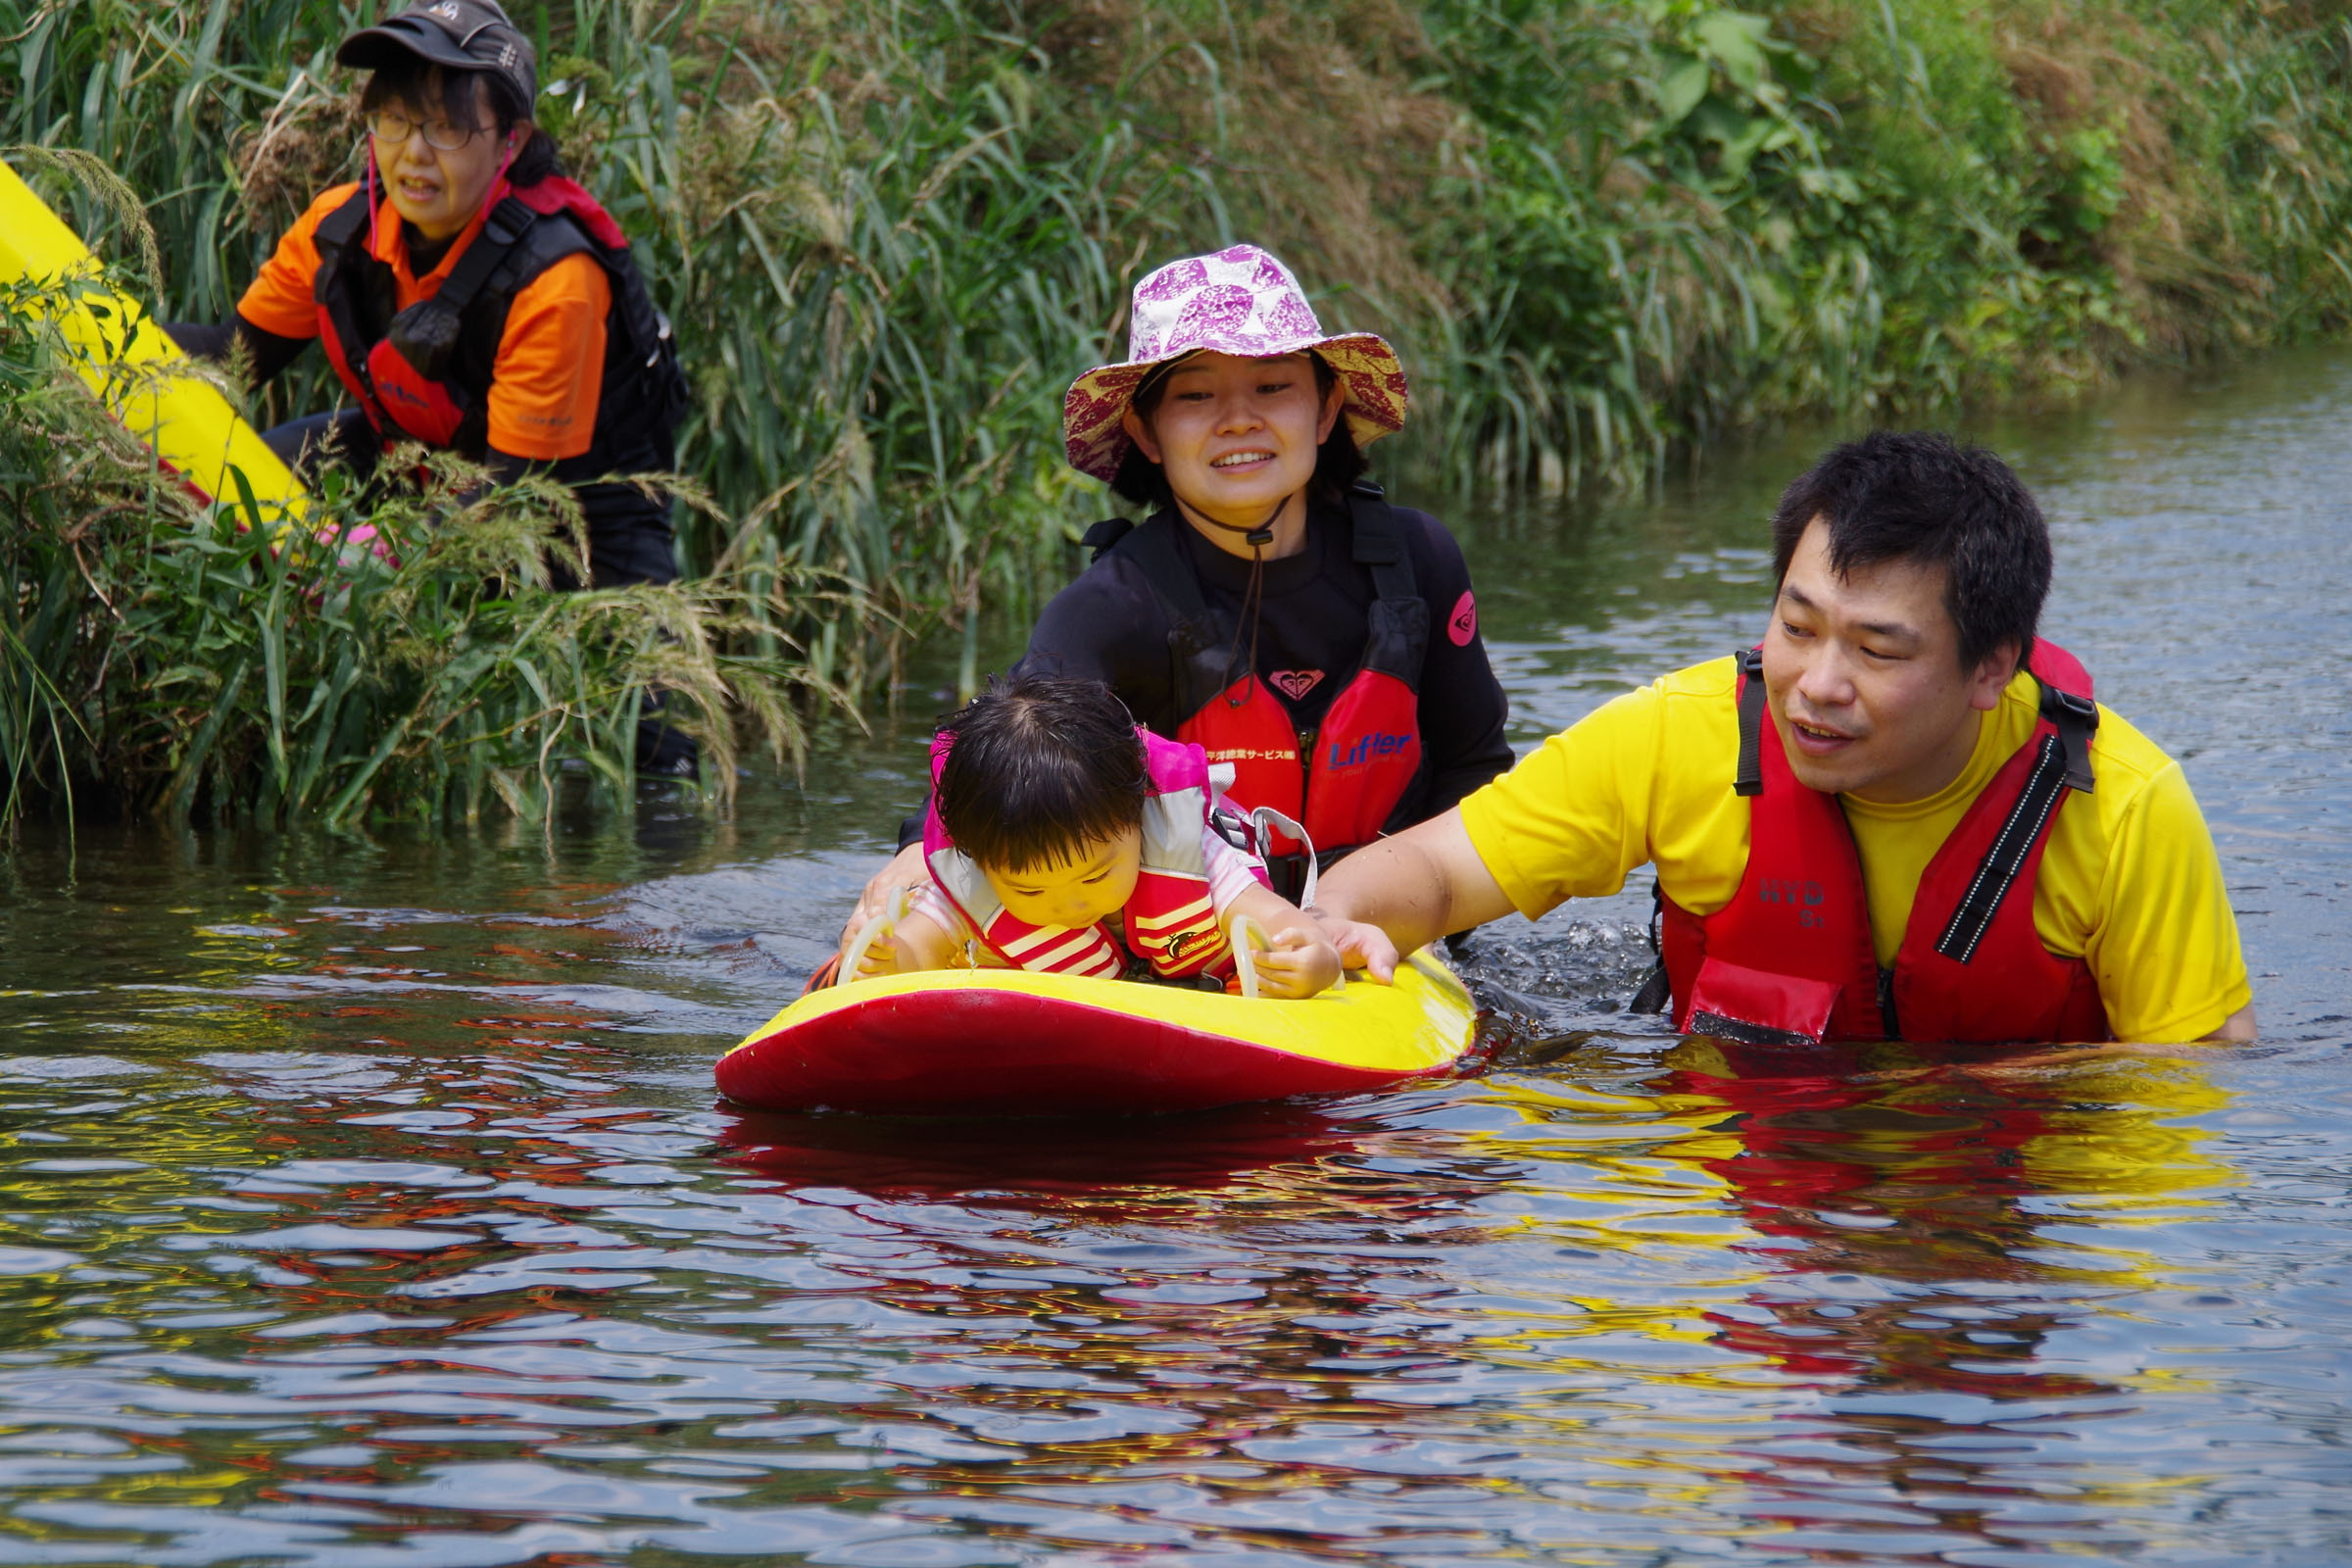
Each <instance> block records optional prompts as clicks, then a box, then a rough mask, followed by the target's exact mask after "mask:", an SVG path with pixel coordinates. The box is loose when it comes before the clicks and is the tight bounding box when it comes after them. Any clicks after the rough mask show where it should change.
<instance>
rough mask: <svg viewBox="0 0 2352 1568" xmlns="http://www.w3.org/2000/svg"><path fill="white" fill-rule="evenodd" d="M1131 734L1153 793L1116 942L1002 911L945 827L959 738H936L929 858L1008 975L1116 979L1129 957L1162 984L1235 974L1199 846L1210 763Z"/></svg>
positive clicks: (1171, 744) (1209, 804) (1099, 933)
mask: <svg viewBox="0 0 2352 1568" xmlns="http://www.w3.org/2000/svg"><path fill="white" fill-rule="evenodd" d="M1135 733H1136V738H1137V740H1139V741H1140V742H1141V743H1142V744H1143V748H1144V765H1145V767H1146V769H1147V770H1148V771H1149V772H1150V774H1151V778H1152V793H1151V794H1150V795H1149V796H1147V797H1145V799H1144V823H1143V828H1144V846H1143V867H1142V870H1141V872H1140V873H1139V874H1138V875H1137V877H1136V879H1135V892H1134V893H1133V894H1131V895H1129V897H1128V900H1127V906H1126V907H1125V908H1124V909H1122V910H1121V911H1120V915H1119V925H1120V935H1119V936H1114V935H1113V934H1112V933H1111V931H1110V929H1109V927H1108V926H1107V925H1091V926H1087V927H1085V928H1084V929H1078V928H1075V927H1070V926H1057V925H1056V926H1038V925H1031V924H1029V923H1028V922H1027V921H1025V920H1021V919H1018V918H1016V917H1014V916H1013V915H1012V914H1011V913H1010V912H1009V911H1008V910H1007V909H1006V908H1005V903H1004V901H1003V900H1002V899H1000V898H998V897H997V893H996V890H995V889H994V888H992V887H990V886H989V882H988V878H987V876H986V875H985V874H983V873H982V871H981V869H980V867H979V866H978V865H977V864H976V863H975V862H974V861H973V860H972V858H971V857H970V856H967V855H965V854H964V853H963V852H962V851H961V850H958V849H957V848H956V841H955V840H954V839H952V838H950V837H949V836H948V829H947V824H946V823H944V822H942V821H941V820H940V819H939V773H940V769H941V768H942V767H943V766H945V765H946V763H947V760H948V752H949V750H950V749H951V748H952V747H953V746H954V745H955V743H956V737H955V736H954V735H953V734H951V733H949V732H947V731H944V730H943V731H942V732H941V733H940V734H938V735H937V736H935V737H933V739H932V742H931V806H930V809H929V810H928V811H927V813H926V814H925V816H924V819H923V859H924V861H925V862H926V863H927V864H928V865H929V867H930V869H931V879H932V881H933V882H935V883H937V884H938V886H939V890H940V892H941V893H942V894H944V895H945V896H946V898H947V900H948V902H949V904H951V905H952V906H954V907H955V909H956V913H958V914H960V915H961V916H963V920H964V923H965V924H966V925H967V926H969V927H970V928H971V929H972V931H973V932H974V933H975V934H976V936H977V938H978V940H979V942H980V943H981V945H982V946H984V947H985V948H987V950H988V951H989V953H990V954H991V955H992V956H995V957H996V959H997V960H998V961H999V962H1000V963H1002V964H1003V965H1004V966H1005V968H1007V969H1031V970H1039V971H1043V972H1047V973H1052V974H1080V975H1091V976H1095V977H1097V978H1100V979H1104V980H1115V979H1117V978H1118V977H1119V976H1120V974H1122V973H1123V972H1125V970H1126V967H1127V955H1128V954H1129V953H1133V954H1134V955H1135V956H1137V957H1138V958H1141V959H1143V960H1144V961H1145V962H1146V963H1148V964H1150V965H1151V967H1152V973H1153V974H1155V975H1158V976H1159V977H1160V978H1162V979H1168V980H1175V979H1184V978H1187V977H1190V976H1193V975H1201V974H1208V975H1218V976H1222V975H1226V974H1230V973H1232V972H1233V951H1232V948H1231V945H1230V942H1229V940H1228V938H1227V936H1226V934H1225V928H1224V926H1223V925H1222V924H1220V923H1219V921H1218V919H1217V909H1216V904H1215V901H1214V900H1212V899H1211V898H1210V897H1209V887H1208V861H1207V857H1206V855H1205V854H1204V853H1203V851H1202V849H1201V830H1202V829H1203V828H1204V827H1206V826H1209V825H1211V819H1210V813H1211V812H1212V811H1213V810H1214V809H1216V807H1217V792H1216V790H1215V789H1214V788H1213V787H1212V786H1211V785H1210V783H1209V778H1208V760H1207V759H1205V758H1204V757H1202V756H1201V748H1200V747H1198V746H1187V745H1183V744H1180V743H1178V742H1175V741H1165V740H1161V739H1160V738H1159V737H1158V736H1156V735H1154V734H1152V732H1151V731H1150V730H1148V729H1145V728H1143V727H1142V726H1141V725H1138V726H1137V728H1136V731H1135ZM1261 880H1262V878H1261ZM1121 936H1123V937H1124V939H1125V940H1124V943H1123V944H1122V942H1121Z"/></svg>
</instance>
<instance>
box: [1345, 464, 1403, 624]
mask: <svg viewBox="0 0 2352 1568" xmlns="http://www.w3.org/2000/svg"><path fill="white" fill-rule="evenodd" d="M1348 515H1349V516H1350V517H1352V518H1353V519H1354V523H1355V527H1354V533H1355V546H1354V556H1355V563H1356V564H1357V565H1359V566H1369V567H1371V568H1372V589H1373V592H1375V593H1377V594H1378V595H1379V596H1380V597H1381V598H1383V599H1418V598H1420V597H1421V591H1420V588H1419V587H1418V586H1417V585H1416V584H1415V582H1414V581H1413V555H1412V551H1411V550H1409V549H1408V548H1406V546H1405V542H1404V524H1403V523H1402V522H1401V521H1399V520H1398V519H1397V509H1396V508H1395V507H1392V506H1390V505H1389V500H1388V495H1387V492H1385V491H1383V490H1382V489H1381V488H1380V486H1378V485H1376V484H1374V483H1373V482H1372V481H1371V480H1369V479H1358V480H1356V481H1355V483H1354V484H1353V485H1351V486H1350V487H1349V488H1348Z"/></svg>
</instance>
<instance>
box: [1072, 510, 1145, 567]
mask: <svg viewBox="0 0 2352 1568" xmlns="http://www.w3.org/2000/svg"><path fill="white" fill-rule="evenodd" d="M1134 531H1135V524H1134V523H1133V522H1132V521H1130V520H1129V519H1128V518H1125V517H1104V518H1103V520H1102V521H1101V522H1098V523H1096V524H1094V525H1093V526H1091V527H1089V528H1088V529H1087V530H1086V532H1084V533H1082V534H1080V535H1079V536H1078V543H1079V544H1080V545H1081V546H1083V547H1084V548H1085V549H1086V550H1087V552H1088V555H1087V558H1086V564H1088V565H1090V566H1091V565H1093V564H1095V563H1096V562H1098V561H1101V560H1102V559H1103V557H1104V556H1107V555H1109V554H1110V551H1111V547H1112V546H1113V545H1116V544H1117V543H1118V542H1119V541H1120V540H1122V539H1124V538H1126V537H1127V536H1128V534H1130V533H1132V532H1134Z"/></svg>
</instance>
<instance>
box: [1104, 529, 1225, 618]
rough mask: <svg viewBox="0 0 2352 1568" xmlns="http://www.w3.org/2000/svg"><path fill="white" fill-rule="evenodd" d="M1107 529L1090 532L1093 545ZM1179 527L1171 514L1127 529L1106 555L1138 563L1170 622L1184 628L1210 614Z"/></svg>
mask: <svg viewBox="0 0 2352 1568" xmlns="http://www.w3.org/2000/svg"><path fill="white" fill-rule="evenodd" d="M1103 526H1104V525H1103V523H1097V524H1096V525H1095V527H1094V528H1091V529H1089V530H1087V532H1088V536H1089V542H1092V536H1093V534H1094V533H1095V532H1096V531H1097V530H1098V529H1101V528H1102V527H1103ZM1178 526H1179V524H1178V523H1177V521H1176V518H1175V517H1174V516H1173V515H1171V514H1169V513H1165V512H1163V513H1160V514H1159V515H1156V516H1152V517H1149V518H1146V519H1145V520H1144V521H1142V522H1140V523H1137V524H1136V525H1135V526H1133V527H1131V528H1129V529H1127V530H1126V531H1125V532H1124V533H1123V534H1121V535H1120V536H1119V537H1118V539H1117V540H1116V541H1115V542H1113V543H1112V544H1111V545H1110V546H1109V547H1108V549H1107V550H1105V551H1104V552H1103V554H1108V553H1110V552H1113V551H1115V552H1116V553H1118V554H1120V555H1123V556H1125V557H1126V558H1127V559H1128V560H1130V561H1132V562H1134V563H1135V564H1136V567H1137V569H1139V570H1140V571H1142V572H1143V574H1144V581H1146V582H1148V583H1150V584H1151V585H1152V592H1153V593H1155V594H1157V595H1159V597H1160V599H1161V601H1162V602H1163V603H1164V604H1166V606H1167V608H1168V618H1169V619H1170V620H1171V621H1173V622H1176V623H1179V624H1181V623H1184V622H1187V621H1195V620H1199V619H1200V618H1201V616H1202V615H1204V614H1206V613H1208V599H1207V596H1206V595H1204V594H1202V593H1201V579H1200V577H1199V575H1198V574H1196V573H1195V572H1194V570H1193V564H1192V563H1191V562H1190V561H1188V560H1187V559H1185V554H1184V541H1183V540H1182V539H1181V538H1179V537H1178V536H1177V533H1176V529H1177V528H1178Z"/></svg>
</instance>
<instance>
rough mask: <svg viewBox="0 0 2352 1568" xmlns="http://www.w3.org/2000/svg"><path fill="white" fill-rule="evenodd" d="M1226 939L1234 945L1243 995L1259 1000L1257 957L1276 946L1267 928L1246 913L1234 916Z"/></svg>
mask: <svg viewBox="0 0 2352 1568" xmlns="http://www.w3.org/2000/svg"><path fill="white" fill-rule="evenodd" d="M1226 941H1228V942H1229V943H1231V944H1232V946H1233V972H1234V976H1235V978H1237V979H1239V980H1240V981H1241V983H1242V995H1243V996H1245V997H1247V998H1249V999H1250V1001H1251V1002H1255V1001H1256V1000H1257V957H1256V955H1258V954H1260V953H1264V952H1266V951H1267V950H1268V949H1270V948H1272V947H1273V946H1274V943H1273V940H1272V939H1271V938H1269V937H1268V936H1267V935H1266V928H1265V927H1264V926H1262V925H1259V924H1258V923H1257V922H1256V921H1255V920H1252V919H1250V916H1248V915H1246V914H1237V915H1235V916H1234V917H1233V924H1232V925H1230V926H1228V927H1227V928H1226Z"/></svg>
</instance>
